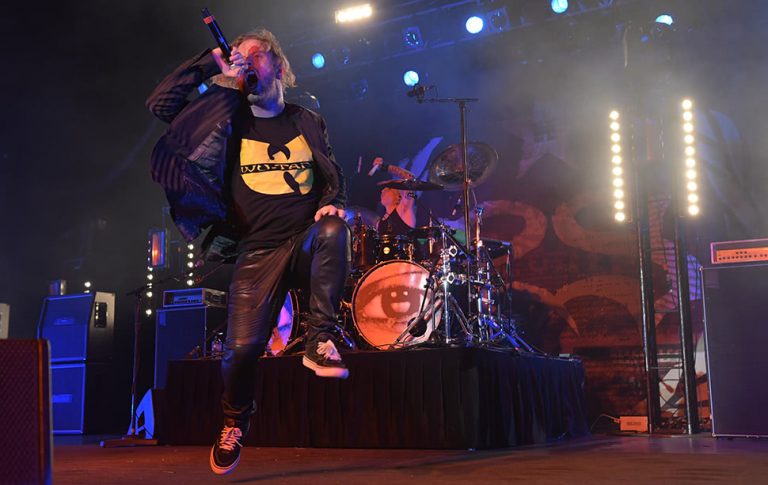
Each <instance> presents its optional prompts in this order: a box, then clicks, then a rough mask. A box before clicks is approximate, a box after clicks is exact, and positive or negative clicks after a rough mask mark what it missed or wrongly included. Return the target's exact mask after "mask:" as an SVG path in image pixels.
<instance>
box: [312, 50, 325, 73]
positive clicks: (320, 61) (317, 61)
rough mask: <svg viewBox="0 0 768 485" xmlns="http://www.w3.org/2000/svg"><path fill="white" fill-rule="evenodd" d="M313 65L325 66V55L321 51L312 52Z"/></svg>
mask: <svg viewBox="0 0 768 485" xmlns="http://www.w3.org/2000/svg"><path fill="white" fill-rule="evenodd" d="M312 65H313V66H315V69H322V68H323V67H325V56H324V55H322V54H321V53H319V52H315V53H314V54H312Z"/></svg>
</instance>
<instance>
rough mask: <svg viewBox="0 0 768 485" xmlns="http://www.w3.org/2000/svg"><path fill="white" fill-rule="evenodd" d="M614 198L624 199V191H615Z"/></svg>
mask: <svg viewBox="0 0 768 485" xmlns="http://www.w3.org/2000/svg"><path fill="white" fill-rule="evenodd" d="M613 196H614V197H616V198H617V199H623V198H624V191H623V190H621V189H616V190H614V191H613Z"/></svg>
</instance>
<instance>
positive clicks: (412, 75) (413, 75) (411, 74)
mask: <svg viewBox="0 0 768 485" xmlns="http://www.w3.org/2000/svg"><path fill="white" fill-rule="evenodd" d="M403 82H404V83H405V85H406V86H415V85H417V84H419V73H418V72H416V71H406V72H405V74H403Z"/></svg>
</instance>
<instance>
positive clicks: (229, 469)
mask: <svg viewBox="0 0 768 485" xmlns="http://www.w3.org/2000/svg"><path fill="white" fill-rule="evenodd" d="M209 461H210V463H211V470H212V471H213V473H215V474H216V475H227V474H228V473H232V470H234V469H235V467H236V466H237V464H238V463H240V455H238V456H237V458H235V461H234V462H233V463H232V464H231V465H229V466H228V467H226V468H224V467H220V466H218V465H216V463H215V462H214V461H213V448H211V457H210V459H209Z"/></svg>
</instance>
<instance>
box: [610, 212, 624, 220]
mask: <svg viewBox="0 0 768 485" xmlns="http://www.w3.org/2000/svg"><path fill="white" fill-rule="evenodd" d="M613 217H614V219H616V220H617V221H618V222H624V221H625V220H626V218H627V216H626V215H624V213H623V212H617V213H616V214H614V216H613Z"/></svg>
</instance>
